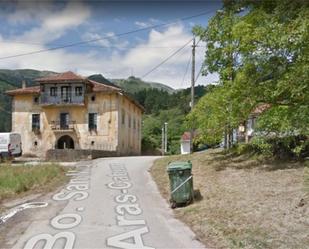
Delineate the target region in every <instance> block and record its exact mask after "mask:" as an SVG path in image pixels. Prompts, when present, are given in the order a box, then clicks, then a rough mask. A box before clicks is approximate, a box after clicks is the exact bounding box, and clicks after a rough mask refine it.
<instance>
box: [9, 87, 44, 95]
mask: <svg viewBox="0 0 309 249" xmlns="http://www.w3.org/2000/svg"><path fill="white" fill-rule="evenodd" d="M35 93H36V94H39V93H40V87H39V86H32V87H27V88H18V89H15V90H10V91H6V94H8V95H18V94H35Z"/></svg>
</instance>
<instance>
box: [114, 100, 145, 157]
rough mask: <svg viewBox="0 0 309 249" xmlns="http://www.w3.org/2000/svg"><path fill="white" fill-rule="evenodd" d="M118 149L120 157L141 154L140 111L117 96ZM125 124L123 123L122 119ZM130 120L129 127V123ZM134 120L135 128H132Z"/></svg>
mask: <svg viewBox="0 0 309 249" xmlns="http://www.w3.org/2000/svg"><path fill="white" fill-rule="evenodd" d="M118 108H119V112H118V113H119V148H120V151H121V154H122V155H140V154H141V128H142V111H141V110H140V109H139V108H138V107H137V106H136V105H135V104H133V103H132V101H130V100H129V99H128V98H126V97H125V96H119V107H118ZM123 113H124V118H125V122H124V123H123V121H122V118H123ZM130 120H131V125H129V122H130ZM134 120H135V126H134Z"/></svg>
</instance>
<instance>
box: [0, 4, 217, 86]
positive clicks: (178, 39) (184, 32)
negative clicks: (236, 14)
mask: <svg viewBox="0 0 309 249" xmlns="http://www.w3.org/2000/svg"><path fill="white" fill-rule="evenodd" d="M0 5H1V10H0V23H1V25H0V46H1V49H0V58H3V57H7V56H14V55H19V54H24V53H32V52H34V51H41V50H46V49H49V48H53V47H57V46H61V45H66V44H71V43H76V42H84V41H89V40H94V39H99V40H97V41H96V42H91V43H87V44H83V45H79V46H73V47H68V48H63V49H57V50H50V51H47V52H43V53H35V54H31V55H26V56H19V57H14V58H8V59H0V68H7V69H21V68H32V69H38V70H51V71H57V72H62V71H67V70H71V71H74V72H76V73H78V74H81V75H85V76H86V75H90V74H95V73H101V74H103V75H104V76H105V77H108V78H127V77H129V76H130V75H132V74H133V75H134V76H136V77H141V76H142V75H144V74H145V73H147V72H148V71H149V70H151V69H152V68H153V67H155V66H156V65H157V64H159V63H160V62H161V61H163V60H164V59H165V58H166V57H167V56H169V55H170V54H172V53H173V52H174V51H176V50H177V49H179V48H180V47H182V46H183V45H184V44H185V43H187V42H188V41H189V40H190V39H191V38H192V33H191V30H192V27H193V26H194V25H196V24H199V25H203V26H206V25H207V22H208V20H209V18H211V16H213V15H214V13H215V12H216V10H218V9H219V8H220V7H221V1H215V0H213V1H184V0H183V1H176V0H175V1H171V0H170V1H141V0H140V1H129V0H127V1H73V0H71V1H48V0H45V1H29V0H26V1H25V0H23V1H22V0H20V1H7V2H6V3H4V2H1V4H0ZM204 12H207V14H205V15H203V16H199V17H195V18H192V19H189V20H179V19H181V18H184V17H189V16H194V15H198V14H200V13H204ZM167 22H168V23H169V22H174V23H173V24H172V25H168V26H162V27H157V28H149V29H147V30H144V31H140V32H136V33H133V34H130V35H123V36H117V34H121V33H125V32H128V31H131V30H136V29H141V28H145V27H150V26H153V25H158V24H163V23H167ZM204 53H205V44H203V43H200V44H199V47H198V48H197V53H196V60H197V65H196V71H197V72H198V71H199V69H200V66H201V63H202V60H203V57H204ZM190 54H191V47H190V44H189V45H188V46H186V47H185V48H184V49H183V50H181V51H180V52H179V53H178V54H177V55H176V56H174V57H173V58H172V59H171V60H169V61H168V62H167V63H165V64H164V65H162V66H160V67H159V68H158V69H157V70H155V71H154V72H152V73H151V74H149V75H148V76H147V77H145V78H143V79H144V80H147V81H154V82H162V83H164V84H167V85H169V86H171V87H174V88H184V87H188V86H189V85H190V75H189V72H188V73H187V74H186V75H185V71H186V67H187V64H188V61H189V59H190ZM214 80H216V76H214V75H209V76H207V77H200V78H199V80H198V82H197V83H198V84H207V83H211V82H212V81H214Z"/></svg>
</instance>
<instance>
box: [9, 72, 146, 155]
mask: <svg viewBox="0 0 309 249" xmlns="http://www.w3.org/2000/svg"><path fill="white" fill-rule="evenodd" d="M36 82H37V84H38V85H37V86H34V87H26V86H24V85H23V87H22V88H20V89H15V90H11V91H8V92H7V94H8V95H10V96H12V132H17V133H20V134H21V137H22V144H23V153H24V154H29V155H30V154H31V155H36V156H39V157H45V154H46V152H47V151H48V150H51V149H81V150H102V151H113V152H116V154H117V155H139V154H140V153H141V119H142V113H143V107H142V106H141V105H139V104H138V103H137V102H136V101H134V100H133V99H132V98H131V97H129V96H128V95H127V94H126V93H124V92H123V91H122V90H121V89H120V88H119V87H117V86H115V85H111V84H110V83H108V82H107V83H106V84H103V83H98V82H95V81H92V80H89V79H87V78H84V77H81V76H79V75H76V74H74V73H72V72H65V73H62V74H57V75H53V76H50V77H45V78H40V79H37V80H36Z"/></svg>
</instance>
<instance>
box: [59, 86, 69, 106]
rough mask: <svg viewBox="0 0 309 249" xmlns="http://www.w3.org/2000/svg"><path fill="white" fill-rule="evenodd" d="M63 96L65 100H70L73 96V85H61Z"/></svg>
mask: <svg viewBox="0 0 309 249" xmlns="http://www.w3.org/2000/svg"><path fill="white" fill-rule="evenodd" d="M61 98H62V101H63V102H70V98H71V87H69V86H62V87H61Z"/></svg>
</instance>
